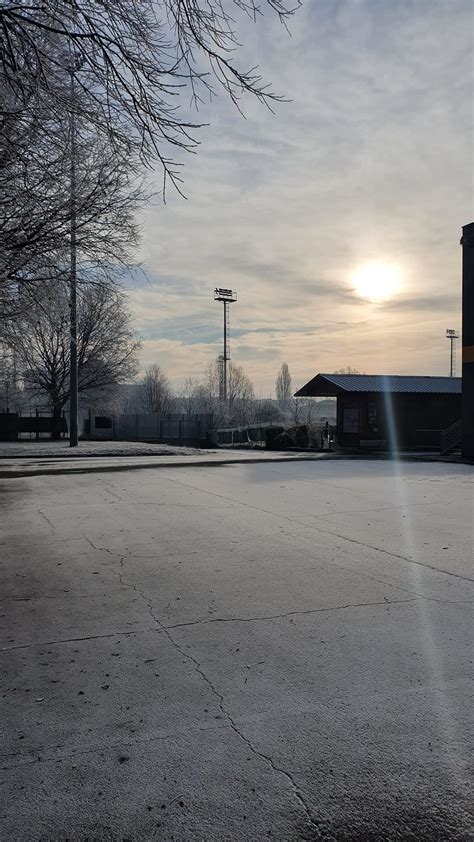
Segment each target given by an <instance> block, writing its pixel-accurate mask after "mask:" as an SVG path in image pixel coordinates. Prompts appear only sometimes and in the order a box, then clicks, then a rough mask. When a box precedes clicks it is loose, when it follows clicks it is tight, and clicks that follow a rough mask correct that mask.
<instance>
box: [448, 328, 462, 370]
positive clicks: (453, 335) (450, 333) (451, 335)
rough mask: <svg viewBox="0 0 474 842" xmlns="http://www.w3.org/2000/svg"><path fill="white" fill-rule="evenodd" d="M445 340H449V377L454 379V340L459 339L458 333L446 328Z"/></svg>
mask: <svg viewBox="0 0 474 842" xmlns="http://www.w3.org/2000/svg"><path fill="white" fill-rule="evenodd" d="M446 339H449V340H450V342H451V349H450V350H451V354H450V361H451V362H450V366H449V376H450V377H455V376H456V339H459V331H457V330H452V329H451V328H447V330H446Z"/></svg>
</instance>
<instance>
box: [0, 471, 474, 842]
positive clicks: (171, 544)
mask: <svg viewBox="0 0 474 842" xmlns="http://www.w3.org/2000/svg"><path fill="white" fill-rule="evenodd" d="M0 485H1V506H2V511H1V514H0V525H1V532H2V536H1V541H2V545H1V547H0V554H1V567H0V576H1V593H2V604H1V615H2V617H1V626H2V636H3V640H2V643H1V646H2V647H3V649H2V651H1V653H0V656H1V659H2V668H3V672H2V676H3V680H2V685H3V690H2V693H3V699H2V702H3V705H2V722H3V726H4V741H3V743H4V745H3V750H2V755H3V756H2V764H1V766H2V772H1V780H2V786H3V797H2V805H3V807H2V808H1V818H2V827H1V828H0V838H1V839H2V840H3V839H5V840H22V841H23V840H38V839H44V840H50V839H51V840H52V839H54V840H65V839H69V840H86V839H89V840H92V839H94V840H126V839H128V840H147V839H158V840H171V839H174V840H237V839H238V840H241V839H249V840H250V839H251V840H261V839H265V838H274V839H280V840H303V839H306V840H317V839H336V840H339V839H343V840H344V839H359V840H378V839H410V840H420V839H427V840H434V839H439V840H444V839H459V840H467V839H472V838H474V837H473V833H472V830H473V825H472V816H470V814H469V805H470V797H469V791H468V781H469V778H468V771H469V770H468V763H469V760H470V757H472V743H470V742H469V722H470V720H471V721H472V711H471V708H470V706H469V680H470V678H472V625H471V624H470V617H471V616H472V615H471V613H470V612H471V608H472V584H473V570H472V558H473V503H474V472H473V469H472V468H471V467H468V466H453V465H443V464H435V463H432V464H422V463H402V464H397V463H392V462H386V461H363V460H360V461H345V460H339V461H329V460H328V461H324V460H320V461H312V462H292V463H280V464H273V463H268V464H250V463H249V464H243V465H228V466H224V467H207V468H204V467H198V466H195V467H189V468H188V467H176V468H171V467H170V468H169V469H167V470H155V471H153V470H150V471H124V472H117V473H104V474H100V473H95V474H92V475H88V474H86V473H83V474H77V475H72V476H68V475H60V476H58V475H50V476H38V477H29V478H13V479H12V478H10V479H4V480H1V481H0ZM471 689H472V687H471Z"/></svg>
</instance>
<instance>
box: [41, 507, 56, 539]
mask: <svg viewBox="0 0 474 842" xmlns="http://www.w3.org/2000/svg"><path fill="white" fill-rule="evenodd" d="M36 511H37V512H38V514H39V515H41V517H42V518H44V520H45V521H46V523H47V524H48V526H49V527H50V529H51V534H52V535H55V534H56V527H55V525H54V523H53V521H52V520H50V519H49V517H48V515H45V513H44V512H43V510H42V509H37V510H36Z"/></svg>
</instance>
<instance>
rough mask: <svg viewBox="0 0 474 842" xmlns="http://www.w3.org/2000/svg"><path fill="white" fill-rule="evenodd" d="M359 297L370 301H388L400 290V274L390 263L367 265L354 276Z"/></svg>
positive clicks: (353, 280) (360, 268) (361, 267)
mask: <svg viewBox="0 0 474 842" xmlns="http://www.w3.org/2000/svg"><path fill="white" fill-rule="evenodd" d="M352 282H353V284H354V289H355V291H356V293H357V295H360V297H361V298H367V299H368V300H369V301H388V299H389V298H392V297H393V296H394V295H396V294H397V292H399V290H400V272H399V270H398V269H397V267H396V266H392V265H390V264H389V263H366V264H364V265H363V266H360V267H359V268H358V269H357V270H356V271H355V272H354V275H353V276H352Z"/></svg>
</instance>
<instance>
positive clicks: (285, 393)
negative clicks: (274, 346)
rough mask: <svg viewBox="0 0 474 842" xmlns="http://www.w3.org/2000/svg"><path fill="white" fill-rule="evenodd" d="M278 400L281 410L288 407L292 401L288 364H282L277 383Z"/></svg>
mask: <svg viewBox="0 0 474 842" xmlns="http://www.w3.org/2000/svg"><path fill="white" fill-rule="evenodd" d="M275 392H276V399H277V401H278V404H279V406H280V407H281V409H283V410H284V409H285V408H286V407H288V404H289V402H290V400H291V397H292V394H291V374H290V369H289V368H288V364H287V363H282V365H281V368H280V370H279V372H278V374H277V378H276V381H275Z"/></svg>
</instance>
